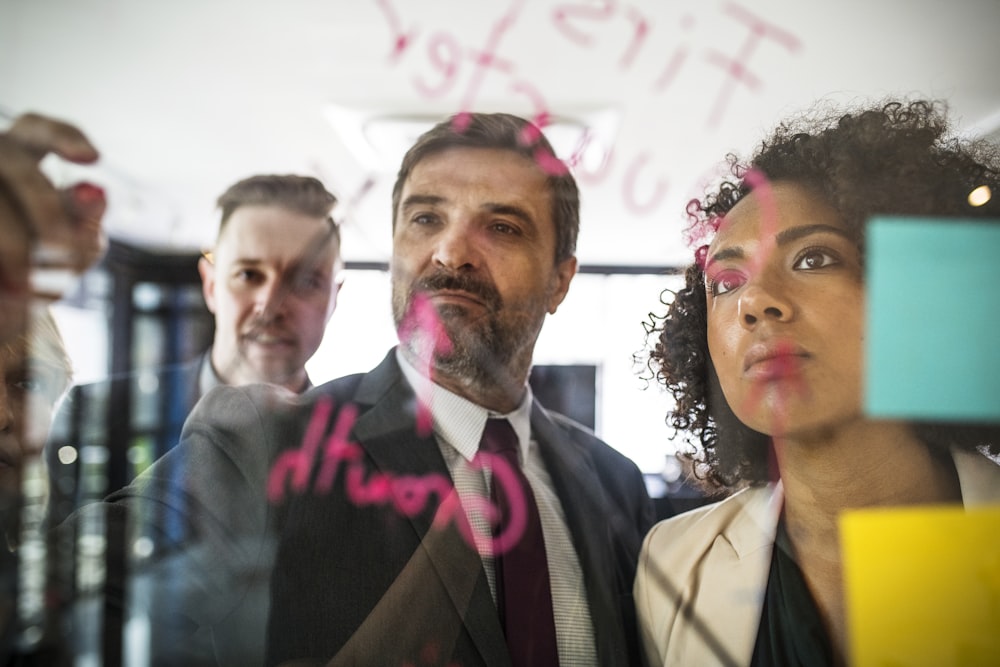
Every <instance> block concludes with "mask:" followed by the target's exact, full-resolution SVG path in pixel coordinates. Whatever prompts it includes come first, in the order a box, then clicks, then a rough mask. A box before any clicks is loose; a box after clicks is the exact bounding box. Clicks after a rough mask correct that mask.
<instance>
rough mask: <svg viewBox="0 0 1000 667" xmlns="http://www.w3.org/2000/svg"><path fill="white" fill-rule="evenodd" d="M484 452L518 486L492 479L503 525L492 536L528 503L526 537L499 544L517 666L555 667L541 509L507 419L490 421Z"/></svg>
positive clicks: (502, 607) (503, 610)
mask: <svg viewBox="0 0 1000 667" xmlns="http://www.w3.org/2000/svg"><path fill="white" fill-rule="evenodd" d="M479 449H480V451H483V452H487V453H489V454H492V455H494V456H499V457H503V459H504V460H505V461H506V462H507V463H508V466H509V468H510V470H511V472H512V473H513V475H511V476H508V477H507V478H506V479H509V478H510V477H514V478H515V479H516V483H513V482H506V483H504V482H503V480H501V479H499V478H498V475H496V474H494V476H493V484H492V487H493V488H492V491H491V493H490V495H491V497H492V500H493V502H494V504H495V506H496V507H497V508H499V510H500V517H501V518H500V523H499V525H498V526H497V527H496V528H495V529H494V535H496V534H497V533H499V532H502V531H503V530H504V528H505V526H506V523H505V522H506V521H507V519H508V518H509V517H510V516H511V513H512V510H513V511H514V512H517V511H519V510H520V509H521V508H520V507H518V506H517V503H523V504H524V508H523V509H524V510H525V512H526V515H527V516H526V518H527V522H526V526H525V529H524V534H523V535H522V537H521V538H520V539H519V540H516V541H515V542H513V543H512V544H511V545H509V546H506V545H502V544H501V545H499V547H498V548H499V550H500V553H498V554H497V555H496V556H495V558H494V562H495V567H496V585H497V609H498V611H499V612H500V623H501V625H502V626H503V629H504V635H505V636H506V638H507V647H508V648H509V649H510V657H511V663H512V664H513V665H514V667H529V666H532V667H553V666H555V665H558V664H559V654H558V651H557V650H556V625H555V620H554V619H553V616H552V590H551V587H550V585H549V564H548V561H547V560H546V558H545V539H544V538H543V536H542V523H541V520H540V519H539V517H538V505H537V504H536V503H535V496H534V494H533V493H532V492H531V486H530V485H529V484H528V479H527V478H526V477H525V476H524V472H522V470H521V464H520V462H519V460H518V456H517V450H518V446H517V435H516V434H515V433H514V429H513V428H512V427H511V425H510V422H509V421H507V420H506V419H487V420H486V428H485V429H484V431H483V439H482V442H480V444H479Z"/></svg>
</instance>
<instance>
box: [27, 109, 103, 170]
mask: <svg viewBox="0 0 1000 667" xmlns="http://www.w3.org/2000/svg"><path fill="white" fill-rule="evenodd" d="M7 136H8V137H10V138H11V139H13V140H14V141H16V142H17V143H19V144H20V145H21V146H22V147H23V148H24V150H26V151H27V152H28V154H30V155H32V156H34V159H35V160H41V159H42V158H43V157H45V154H46V153H55V154H56V155H58V156H60V157H62V158H64V159H66V160H69V161H70V162H79V163H82V164H89V163H91V162H94V161H96V160H97V158H98V157H100V155H99V154H98V152H97V149H96V148H95V147H94V145H93V144H92V143H90V140H88V139H87V137H86V136H85V135H84V134H83V132H81V131H80V130H78V129H77V128H76V127H74V126H73V125H70V124H69V123H64V122H63V121H60V120H56V119H54V118H48V117H47V116H40V115H39V114H36V113H26V114H24V115H22V116H19V117H18V118H17V119H16V120H15V121H14V124H13V125H11V126H10V129H9V130H7Z"/></svg>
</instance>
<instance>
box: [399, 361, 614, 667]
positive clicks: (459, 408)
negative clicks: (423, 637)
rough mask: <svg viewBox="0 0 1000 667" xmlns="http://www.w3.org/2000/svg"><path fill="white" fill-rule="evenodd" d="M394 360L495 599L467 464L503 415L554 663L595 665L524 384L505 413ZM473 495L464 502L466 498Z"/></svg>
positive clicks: (583, 599)
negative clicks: (547, 593) (422, 409)
mask: <svg viewBox="0 0 1000 667" xmlns="http://www.w3.org/2000/svg"><path fill="white" fill-rule="evenodd" d="M396 359H397V360H398V361H399V366H400V368H401V369H402V371H403V376H404V377H405V378H406V380H407V382H409V383H410V386H411V387H413V388H414V392H415V393H416V394H417V400H418V401H420V402H422V403H423V404H425V405H427V406H428V407H429V408H430V412H431V419H432V423H433V429H434V435H435V436H436V439H437V443H438V447H439V448H440V449H441V455H442V456H443V457H444V461H445V464H446V465H447V466H448V471H449V472H450V473H451V477H452V480H453V482H454V484H455V490H456V491H457V492H458V497H459V499H460V500H461V501H462V505H463V507H464V508H465V510H466V515H467V516H468V518H469V523H470V524H471V525H472V527H473V529H474V530H473V533H474V534H475V535H476V537H477V540H476V542H477V544H476V546H477V548H478V550H479V554H480V557H481V558H482V560H483V567H484V569H485V570H486V577H487V579H488V580H489V583H490V592H491V593H492V594H493V600H494V602H495V601H496V574H495V573H494V570H493V557H492V555H491V549H490V538H489V535H490V525H489V522H488V521H487V520H486V518H485V517H484V516H483V515H482V512H480V511H478V508H479V506H480V504H481V503H480V502H478V501H479V500H480V499H482V498H484V497H487V498H488V497H489V485H490V479H489V473H488V472H486V471H484V470H481V469H477V468H475V467H473V466H472V465H471V462H472V459H473V458H474V457H475V455H476V453H477V452H478V451H479V441H480V439H481V438H482V435H483V429H484V428H485V427H486V420H487V419H488V418H490V417H503V418H506V419H507V420H508V421H510V424H511V426H512V427H513V429H514V433H516V434H517V439H518V444H519V449H520V458H521V463H522V469H523V471H524V475H525V477H527V478H528V483H529V484H530V485H531V490H532V492H533V493H534V495H535V502H536V504H537V505H538V514H539V517H540V519H541V523H542V534H543V536H544V538H545V554H546V558H547V560H548V563H549V578H550V582H551V587H552V609H553V615H554V617H555V625H556V641H557V644H558V650H559V662H560V664H562V665H574V666H576V665H579V666H581V667H586V666H587V665H597V653H596V648H595V646H594V631H593V625H592V623H591V619H590V607H589V605H588V604H587V591H586V589H585V588H584V584H583V572H582V570H581V569H580V562H579V559H578V558H577V555H576V549H575V548H574V547H573V542H572V537H571V535H570V532H569V527H568V526H567V525H566V516H565V514H564V513H563V508H562V503H561V502H560V501H559V497H558V496H557V495H556V491H555V488H554V487H553V485H552V479H551V478H550V477H549V473H548V471H547V470H546V468H545V462H544V461H543V460H542V454H541V452H540V451H539V447H538V443H537V442H536V441H535V440H534V439H532V437H531V405H532V394H531V387H530V386H527V385H526V386H525V392H524V398H523V399H522V400H521V403H520V405H518V407H517V408H515V409H514V410H513V411H512V412H510V413H508V414H497V413H492V412H490V411H488V410H487V409H486V408H484V407H482V406H479V405H476V404H475V403H473V402H471V401H469V400H467V399H465V398H462V397H461V396H459V395H457V394H455V393H452V392H450V391H448V390H447V389H445V388H444V387H442V386H440V385H437V384H433V383H429V382H428V381H427V379H426V378H425V377H424V376H422V375H421V374H420V372H419V371H417V369H415V368H414V367H413V366H412V365H411V364H410V363H409V362H408V361H407V360H406V359H405V357H404V356H403V354H402V353H401V352H400V350H399V349H398V348H397V349H396ZM474 498H475V499H477V501H472V499H474Z"/></svg>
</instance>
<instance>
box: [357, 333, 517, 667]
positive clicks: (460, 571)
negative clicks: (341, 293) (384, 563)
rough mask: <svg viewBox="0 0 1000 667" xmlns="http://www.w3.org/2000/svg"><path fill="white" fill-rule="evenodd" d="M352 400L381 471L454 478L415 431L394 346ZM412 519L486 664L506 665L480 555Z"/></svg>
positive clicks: (454, 535) (452, 535)
mask: <svg viewBox="0 0 1000 667" xmlns="http://www.w3.org/2000/svg"><path fill="white" fill-rule="evenodd" d="M353 400H354V402H355V403H356V404H357V405H358V408H359V417H358V420H357V421H356V422H355V425H354V431H353V435H354V440H355V442H356V443H357V444H358V445H360V446H361V447H363V448H364V450H365V451H366V452H367V453H368V455H369V456H370V457H371V459H372V461H373V462H374V463H375V465H376V466H377V467H378V468H379V469H380V470H383V471H407V474H413V473H415V474H440V475H443V476H445V477H446V478H447V479H448V480H449V481H451V476H450V475H449V473H448V468H447V466H446V465H445V462H444V459H443V457H442V456H441V451H440V449H439V448H438V444H437V441H436V440H435V438H434V434H433V433H426V434H418V433H417V430H416V397H415V395H414V393H413V390H412V388H411V387H410V385H409V383H408V382H407V381H406V379H405V378H404V377H403V374H402V371H401V370H400V368H399V364H398V362H397V361H396V356H395V350H390V351H389V354H387V355H386V357H385V359H383V360H382V362H381V363H380V364H379V365H378V366H377V367H375V368H374V369H373V370H372V371H370V372H369V373H367V374H366V375H365V376H363V377H362V379H361V381H360V383H359V384H358V387H357V390H356V391H355V394H354V398H353ZM410 523H411V524H412V526H413V528H414V530H415V531H416V533H417V535H419V536H421V538H422V540H424V541H425V542H426V541H427V540H432V541H434V542H435V543H436V544H437V546H435V547H433V548H429V547H421V548H422V549H425V552H426V554H427V557H428V559H429V560H430V562H431V564H432V566H433V568H434V571H435V572H437V574H438V576H439V577H440V580H441V582H442V584H443V585H444V587H445V588H446V589H447V590H448V593H449V596H450V598H451V600H452V603H453V604H454V605H455V607H456V609H457V610H458V612H459V614H460V616H461V617H462V618H464V619H465V625H466V630H467V631H468V633H469V635H470V636H471V637H472V640H473V642H474V643H475V645H476V647H477V648H478V649H479V652H480V653H481V654H482V656H483V661H484V663H485V664H487V665H508V664H509V661H507V660H505V659H504V658H505V657H506V655H507V653H506V648H505V647H506V645H505V643H504V639H503V630H502V628H501V627H500V620H499V617H498V616H497V613H496V606H495V605H494V603H493V599H492V597H491V596H490V594H489V586H488V584H487V583H486V573H485V571H484V570H483V568H482V563H481V560H480V558H479V555H478V554H477V553H476V552H475V550H474V549H470V548H469V547H468V545H466V544H465V542H464V539H463V538H462V537H461V536H460V535H459V533H458V531H456V530H453V529H451V528H448V529H446V530H445V531H444V532H443V533H437V532H435V533H431V532H430V531H432V530H433V531H438V529H437V528H431V520H430V519H429V518H428V517H426V516H417V517H414V518H411V519H410ZM438 538H439V539H438ZM441 540H445V541H452V542H453V546H452V547H446V546H441V544H440V542H441ZM470 576H473V577H476V578H477V583H476V585H475V587H474V589H471V588H470V581H469V577H470ZM478 580H481V581H478ZM473 590H474V594H472V593H471V591H473Z"/></svg>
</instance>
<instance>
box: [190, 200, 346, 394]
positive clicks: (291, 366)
mask: <svg viewBox="0 0 1000 667" xmlns="http://www.w3.org/2000/svg"><path fill="white" fill-rule="evenodd" d="M339 252H340V248H339V246H338V244H337V242H336V240H334V239H333V238H331V236H330V227H329V222H328V221H327V220H325V219H323V218H317V217H312V216H308V215H304V214H301V213H298V212H295V211H290V210H288V209H285V208H281V207H278V206H262V205H248V206H241V207H239V208H238V209H236V210H235V211H234V212H233V213H232V215H231V216H230V218H229V220H228V222H227V224H226V227H225V228H224V230H223V232H222V234H221V236H220V238H219V240H218V243H217V245H216V248H215V250H214V252H213V255H212V261H209V260H207V259H205V258H202V260H201V261H200V263H199V271H200V273H201V277H202V291H203V293H204V296H205V303H206V304H207V305H208V309H209V310H210V311H211V312H212V313H213V314H214V315H215V339H214V342H213V345H212V365H213V366H214V368H215V370H216V372H217V373H218V374H219V375H220V377H221V378H222V379H223V380H224V381H225V382H226V383H227V384H231V385H242V384H249V383H254V382H267V383H273V384H279V385H282V386H285V387H287V388H288V389H291V390H292V391H300V390H301V389H302V388H303V386H304V384H305V381H306V373H305V363H306V361H308V360H309V358H310V357H312V355H313V353H315V352H316V349H317V348H318V347H319V344H320V342H321V341H322V340H323V333H324V330H325V329H326V325H327V322H328V321H329V320H330V316H331V315H332V314H333V311H334V308H335V307H336V305H337V292H338V289H339V283H338V282H337V281H338V280H339V278H338V275H337V274H338V272H339V268H340V257H339Z"/></svg>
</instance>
